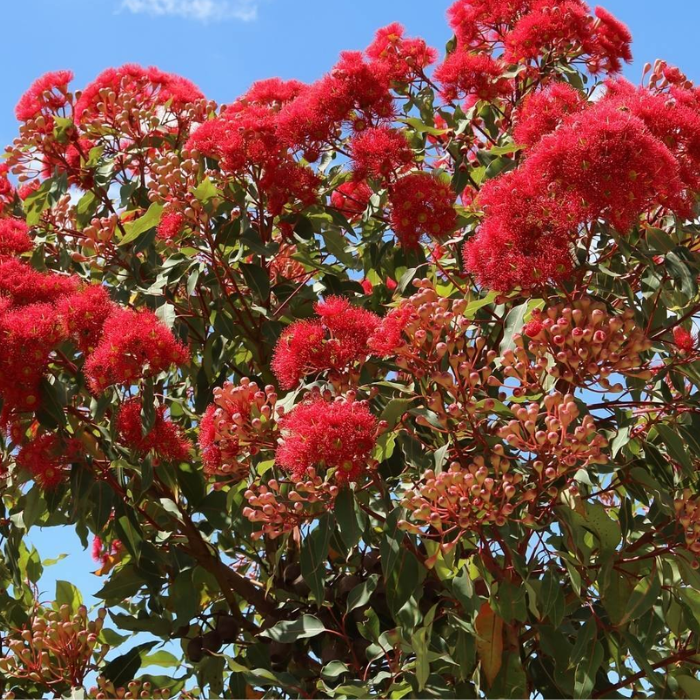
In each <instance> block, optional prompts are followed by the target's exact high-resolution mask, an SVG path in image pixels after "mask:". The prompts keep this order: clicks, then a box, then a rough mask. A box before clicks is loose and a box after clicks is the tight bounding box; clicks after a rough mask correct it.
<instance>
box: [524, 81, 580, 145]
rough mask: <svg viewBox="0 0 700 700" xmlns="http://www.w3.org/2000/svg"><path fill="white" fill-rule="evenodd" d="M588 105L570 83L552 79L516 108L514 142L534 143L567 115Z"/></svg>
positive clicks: (553, 128) (554, 127) (552, 129)
mask: <svg viewBox="0 0 700 700" xmlns="http://www.w3.org/2000/svg"><path fill="white" fill-rule="evenodd" d="M585 105H586V102H585V99H584V98H583V95H581V93H580V92H579V91H578V90H576V89H575V88H573V87H571V86H570V85H568V84H567V83H553V84H551V85H549V86H548V87H546V88H545V89H544V90H541V91H540V92H534V93H531V94H530V95H529V96H528V97H527V98H526V99H525V101H524V102H523V103H522V106H521V107H520V108H519V109H518V111H517V121H516V125H515V129H514V130H513V137H514V139H515V142H516V143H518V144H523V145H525V146H534V145H535V144H536V143H538V142H539V141H540V140H541V139H542V137H543V136H546V135H547V134H549V133H551V132H552V131H554V130H555V129H556V128H557V127H558V126H559V124H561V123H562V121H563V120H564V119H565V118H566V116H567V115H569V114H572V113H575V112H580V111H582V110H583V109H584V107H585Z"/></svg>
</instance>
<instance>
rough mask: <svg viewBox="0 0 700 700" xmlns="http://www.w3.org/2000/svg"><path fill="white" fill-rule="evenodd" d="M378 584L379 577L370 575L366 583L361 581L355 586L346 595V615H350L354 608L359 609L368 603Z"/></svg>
mask: <svg viewBox="0 0 700 700" xmlns="http://www.w3.org/2000/svg"><path fill="white" fill-rule="evenodd" d="M378 583H379V575H378V574H372V575H371V576H370V577H369V578H368V579H367V580H366V581H363V582H362V583H361V584H360V585H359V586H355V588H353V589H352V590H351V591H350V593H349V594H348V600H347V604H346V606H347V607H346V610H345V612H346V613H351V612H352V611H353V610H355V608H361V607H362V606H363V605H367V603H369V599H370V598H371V597H372V593H374V591H375V590H376V588H377V584H378Z"/></svg>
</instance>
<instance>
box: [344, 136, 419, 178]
mask: <svg viewBox="0 0 700 700" xmlns="http://www.w3.org/2000/svg"><path fill="white" fill-rule="evenodd" d="M350 155H351V157H352V161H353V172H354V174H355V177H356V179H358V180H364V179H365V178H367V177H375V178H378V179H381V180H388V179H390V178H391V177H392V175H398V174H399V173H400V172H401V171H402V170H405V169H406V168H407V167H408V166H409V165H410V163H412V162H413V151H412V150H411V147H410V146H409V145H408V141H407V140H406V137H405V136H404V134H403V132H401V131H398V130H396V129H390V128H389V127H385V126H380V127H375V128H370V129H366V130H365V131H363V132H362V133H360V134H359V135H358V136H356V137H355V138H354V139H353V140H352V141H351V142H350Z"/></svg>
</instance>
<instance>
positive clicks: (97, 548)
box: [90, 535, 124, 566]
mask: <svg viewBox="0 0 700 700" xmlns="http://www.w3.org/2000/svg"><path fill="white" fill-rule="evenodd" d="M123 551H124V545H123V544H122V543H121V541H120V540H113V541H112V543H111V544H109V545H106V544H105V543H104V542H103V541H102V538H101V537H100V536H99V535H95V537H93V538H92V547H91V548H90V554H91V556H92V558H93V559H94V560H95V561H96V562H99V563H100V564H102V566H107V565H108V564H110V562H113V561H114V560H115V559H119V558H120V557H119V555H120V554H121V553H122V552H123Z"/></svg>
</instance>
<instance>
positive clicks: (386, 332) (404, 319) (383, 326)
mask: <svg viewBox="0 0 700 700" xmlns="http://www.w3.org/2000/svg"><path fill="white" fill-rule="evenodd" d="M417 318H418V314H417V312H416V309H415V307H414V306H413V304H410V303H408V302H404V303H402V304H401V306H398V307H397V308H395V309H392V310H391V311H390V312H389V313H388V314H387V315H386V316H385V317H384V318H383V319H382V320H381V323H380V324H379V326H377V328H376V329H375V331H374V333H373V334H372V335H371V337H370V339H369V341H368V343H367V344H368V345H369V347H370V348H371V349H372V352H373V353H374V354H375V355H378V356H380V357H388V356H389V355H393V354H394V353H395V352H396V350H397V349H399V348H400V347H401V346H402V345H404V344H405V340H404V335H403V333H404V330H405V329H406V326H407V325H408V324H409V322H411V321H415V320H416V319H417Z"/></svg>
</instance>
